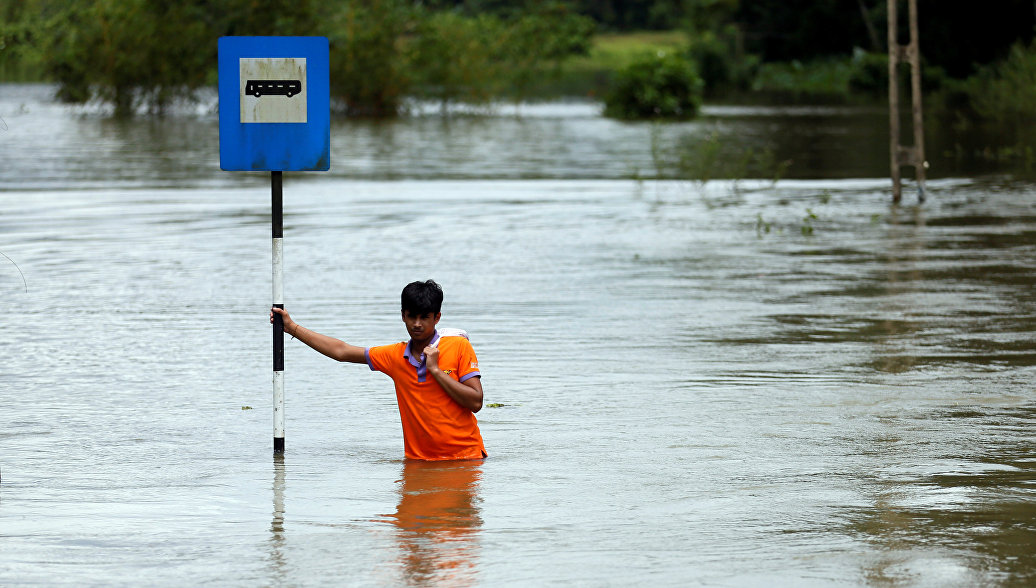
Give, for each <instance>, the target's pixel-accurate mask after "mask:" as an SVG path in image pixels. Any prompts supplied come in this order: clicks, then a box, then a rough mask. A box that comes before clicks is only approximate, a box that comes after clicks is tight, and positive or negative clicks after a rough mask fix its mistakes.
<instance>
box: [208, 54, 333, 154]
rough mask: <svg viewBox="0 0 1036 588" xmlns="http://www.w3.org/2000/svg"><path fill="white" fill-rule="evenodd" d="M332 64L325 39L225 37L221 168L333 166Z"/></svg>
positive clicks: (221, 75)
mask: <svg viewBox="0 0 1036 588" xmlns="http://www.w3.org/2000/svg"><path fill="white" fill-rule="evenodd" d="M328 69H329V68H328V43H327V38H326V37H221V38H220V40H219V161H220V168H222V169H224V170H231V171H307V170H309V171H324V170H327V169H329V168H330V164H331V125H330V122H331V115H330V79H329V73H328Z"/></svg>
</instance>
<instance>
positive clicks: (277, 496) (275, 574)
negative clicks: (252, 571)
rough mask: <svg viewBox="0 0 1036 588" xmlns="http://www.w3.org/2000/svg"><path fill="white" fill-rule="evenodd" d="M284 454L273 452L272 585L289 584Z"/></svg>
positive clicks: (270, 556) (270, 557)
mask: <svg viewBox="0 0 1036 588" xmlns="http://www.w3.org/2000/svg"><path fill="white" fill-rule="evenodd" d="M284 470H285V467H284V454H283V453H274V454H273V520H272V521H271V522H270V555H269V558H268V559H269V562H270V579H271V580H272V583H273V584H274V585H286V584H290V578H288V577H287V569H288V566H287V560H286V556H285V551H286V547H287V546H286V542H287V538H286V536H285V533H284V489H285V481H284V477H285V472H284Z"/></svg>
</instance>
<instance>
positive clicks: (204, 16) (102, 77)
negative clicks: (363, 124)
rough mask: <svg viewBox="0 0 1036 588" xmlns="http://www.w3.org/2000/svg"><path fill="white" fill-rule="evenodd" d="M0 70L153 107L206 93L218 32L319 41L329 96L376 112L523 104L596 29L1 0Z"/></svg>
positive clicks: (505, 17) (119, 1) (128, 1)
mask: <svg viewBox="0 0 1036 588" xmlns="http://www.w3.org/2000/svg"><path fill="white" fill-rule="evenodd" d="M0 16H2V17H3V24H2V25H0V35H2V36H0V39H2V45H0V51H2V53H0V62H3V61H7V62H11V61H15V62H18V63H21V64H29V66H31V67H34V68H36V69H37V73H38V74H40V75H41V77H43V78H45V79H48V80H51V81H53V82H55V83H57V85H58V97H59V98H61V99H63V100H65V101H68V102H86V101H89V100H94V99H98V100H101V101H104V102H108V103H110V104H112V105H113V106H114V108H115V112H116V113H117V114H127V113H132V112H134V111H135V110H137V109H138V108H141V107H144V108H146V109H147V110H149V111H152V112H161V111H163V110H164V109H166V108H167V107H168V106H169V105H170V104H171V103H172V102H173V101H174V100H176V99H178V98H185V97H191V96H193V95H194V94H195V93H196V91H197V90H198V89H199V88H201V87H204V86H212V85H215V82H216V67H215V66H216V52H217V39H218V38H219V37H221V36H225V35H323V36H327V37H328V39H329V42H330V45H331V71H332V76H331V81H332V87H331V92H332V97H333V99H334V102H335V103H336V104H337V105H338V107H339V108H340V109H341V110H343V111H345V112H346V113H348V114H353V115H369V116H386V115H392V114H395V113H397V112H398V111H399V109H400V108H401V106H402V103H403V100H404V98H406V97H428V98H434V99H436V100H439V101H441V102H443V103H444V104H445V103H448V102H451V101H484V100H488V99H489V98H490V97H492V96H494V95H497V94H499V93H500V92H502V91H504V89H505V88H506V90H507V91H508V92H512V93H515V94H516V95H517V96H518V97H520V95H521V93H522V92H523V91H524V89H526V88H527V87H528V85H529V83H530V82H531V81H532V80H533V79H534V78H535V77H536V76H539V75H542V74H543V73H544V72H550V71H551V70H552V69H553V68H555V66H556V64H557V63H559V62H560V60H562V59H563V58H564V57H566V56H568V55H572V54H578V53H585V52H586V51H587V50H588V48H589V44H590V41H591V38H592V35H593V32H594V26H595V25H594V23H593V21H592V20H591V19H590V18H588V17H585V16H582V15H579V14H577V13H575V12H574V11H573V10H572V9H571V7H570V6H568V5H566V4H564V3H559V2H532V3H529V4H528V5H525V6H523V7H522V9H521V10H509V11H501V12H478V13H470V12H468V11H464V10H456V9H448V8H445V7H442V6H436V5H435V4H434V3H431V4H427V5H426V4H424V3H420V2H410V1H406V0H362V1H358V0H352V1H346V2H336V3H326V2H319V3H318V2H315V1H314V0H179V1H177V2H167V1H165V0H3V1H2V2H0Z"/></svg>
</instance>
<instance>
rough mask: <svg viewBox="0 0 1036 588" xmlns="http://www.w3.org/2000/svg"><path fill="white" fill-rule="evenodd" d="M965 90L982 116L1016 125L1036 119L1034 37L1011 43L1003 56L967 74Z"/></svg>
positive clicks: (1035, 47) (1035, 45)
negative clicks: (993, 63) (999, 59)
mask: <svg viewBox="0 0 1036 588" xmlns="http://www.w3.org/2000/svg"><path fill="white" fill-rule="evenodd" d="M968 93H969V95H970V98H971V104H972V106H973V107H974V109H975V112H976V113H978V115H979V117H981V118H983V119H986V120H990V121H994V122H998V123H1007V124H1017V125H1023V124H1031V123H1032V121H1036V41H1034V42H1033V43H1032V44H1030V45H1028V46H1026V45H1022V44H1016V45H1014V46H1013V47H1012V48H1011V53H1010V55H1009V56H1008V57H1007V59H1006V60H1004V61H1003V62H1001V63H999V64H997V65H996V66H991V67H988V68H985V69H983V70H982V71H980V72H979V73H978V74H977V75H975V76H973V77H972V78H970V79H969V80H968Z"/></svg>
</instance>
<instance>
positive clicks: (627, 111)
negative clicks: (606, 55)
mask: <svg viewBox="0 0 1036 588" xmlns="http://www.w3.org/2000/svg"><path fill="white" fill-rule="evenodd" d="M703 85H704V84H703V83H702V80H701V78H700V77H699V76H698V72H697V71H696V69H695V67H694V64H693V62H691V61H690V60H689V59H687V58H686V57H684V56H682V55H680V54H679V53H676V52H666V51H659V52H657V53H654V54H649V55H645V56H644V57H642V58H640V59H639V60H637V61H635V62H634V63H632V64H631V65H630V66H629V67H627V68H625V69H623V70H622V71H620V72H619V73H618V74H617V75H616V78H615V81H614V83H613V85H612V88H611V89H610V91H609V92H608V95H607V96H606V97H605V109H604V114H605V116H610V117H613V118H621V119H661V118H668V119H690V118H694V117H695V116H696V115H697V114H698V110H699V109H700V108H701V103H702V90H703Z"/></svg>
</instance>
